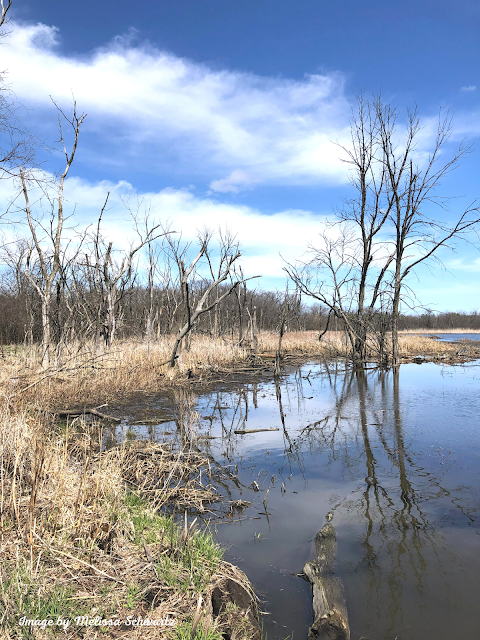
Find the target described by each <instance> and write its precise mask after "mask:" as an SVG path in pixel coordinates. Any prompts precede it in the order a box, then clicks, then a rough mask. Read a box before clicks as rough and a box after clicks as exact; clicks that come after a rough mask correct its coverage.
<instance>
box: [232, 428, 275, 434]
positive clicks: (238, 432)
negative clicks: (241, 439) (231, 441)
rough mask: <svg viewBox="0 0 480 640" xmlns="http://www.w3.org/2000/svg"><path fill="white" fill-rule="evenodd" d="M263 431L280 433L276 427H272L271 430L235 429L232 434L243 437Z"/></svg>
mask: <svg viewBox="0 0 480 640" xmlns="http://www.w3.org/2000/svg"><path fill="white" fill-rule="evenodd" d="M264 431H280V429H279V428H278V427H272V428H271V429H236V430H235V431H234V433H236V434H237V435H240V436H243V435H245V434H246V433H263V432H264Z"/></svg>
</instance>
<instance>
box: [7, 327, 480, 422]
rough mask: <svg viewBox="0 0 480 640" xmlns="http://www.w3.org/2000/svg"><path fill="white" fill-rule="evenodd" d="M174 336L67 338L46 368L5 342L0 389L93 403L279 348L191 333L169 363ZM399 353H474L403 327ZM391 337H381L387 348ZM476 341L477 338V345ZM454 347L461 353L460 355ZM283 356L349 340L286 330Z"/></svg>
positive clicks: (240, 367)
mask: <svg viewBox="0 0 480 640" xmlns="http://www.w3.org/2000/svg"><path fill="white" fill-rule="evenodd" d="M172 340H173V338H172V337H168V336H167V337H163V338H161V339H160V340H159V341H158V342H153V343H152V344H150V345H147V344H146V343H145V342H141V341H140V342H139V341H134V340H128V341H118V342H117V343H115V344H114V345H113V347H112V348H110V349H108V350H104V351H101V352H98V351H96V349H95V347H94V345H93V344H91V345H82V346H81V347H80V346H79V345H73V344H72V345H69V349H68V353H64V354H63V355H62V360H61V361H60V360H59V361H58V362H57V363H56V364H54V365H52V367H51V368H50V369H48V370H42V369H41V368H40V367H39V366H38V354H35V352H34V351H31V350H28V349H18V350H17V353H16V354H15V352H14V350H13V349H9V350H7V349H4V352H3V366H2V367H1V368H0V393H2V394H3V396H4V397H6V398H8V399H9V400H10V401H11V402H14V403H16V402H20V404H22V403H24V402H25V401H29V402H35V403H36V404H38V405H40V406H41V407H43V408H45V409H51V410H59V409H68V408H71V407H82V406H95V405H99V404H105V403H106V404H108V403H110V402H112V401H114V400H115V401H118V400H119V399H121V398H123V397H125V396H127V395H131V394H134V393H155V392H157V391H159V390H161V389H168V388H175V387H178V386H182V385H184V384H185V383H186V382H187V381H194V382H200V383H202V382H208V381H212V380H222V379H224V378H225V376H226V375H230V374H231V373H232V372H234V371H240V372H242V371H246V370H248V371H250V372H251V371H254V370H255V367H257V368H260V367H262V366H264V365H265V364H266V365H268V364H269V363H271V358H272V357H273V356H274V354H275V352H276V350H277V348H278V335H277V334H275V333H261V334H260V335H259V336H258V350H257V353H256V354H254V353H253V350H252V348H251V347H250V345H249V344H248V343H244V344H243V345H242V346H239V345H238V344H236V343H235V341H234V340H232V339H230V340H227V339H225V338H212V337H209V336H202V335H195V336H193V339H192V344H191V348H190V350H188V351H186V350H184V351H183V352H182V353H181V354H180V356H179V358H178V360H177V363H176V365H175V367H173V368H172V367H170V366H169V364H168V360H169V355H170V349H171V345H172ZM399 342H400V354H401V357H402V358H403V359H404V361H408V360H409V359H411V358H414V357H417V356H419V355H424V356H429V357H432V358H442V357H443V358H444V359H447V360H453V359H455V358H456V357H457V356H459V355H466V356H467V357H472V358H473V357H476V356H477V355H478V354H479V353H480V351H479V350H477V347H476V345H475V344H465V345H462V346H461V349H459V345H458V344H454V343H445V342H441V341H437V340H433V339H429V338H425V337H423V336H421V335H419V333H416V334H411V333H401V334H400V340H399ZM368 345H369V358H370V359H371V360H376V359H378V357H379V351H378V347H377V344H376V338H375V336H370V337H369V341H368ZM388 348H389V337H388V336H387V339H386V350H387V351H388ZM479 348H480V345H479ZM459 351H462V352H465V353H464V354H459ZM282 353H283V355H284V356H287V357H288V356H295V357H297V356H298V357H300V358H308V357H312V358H320V359H324V358H337V357H349V355H350V345H349V344H348V342H347V341H346V338H345V334H344V333H343V332H334V331H329V332H327V334H326V335H324V336H323V337H322V339H321V340H320V341H319V340H318V333H317V332H315V331H298V332H289V333H286V334H285V335H284V337H283V342H282Z"/></svg>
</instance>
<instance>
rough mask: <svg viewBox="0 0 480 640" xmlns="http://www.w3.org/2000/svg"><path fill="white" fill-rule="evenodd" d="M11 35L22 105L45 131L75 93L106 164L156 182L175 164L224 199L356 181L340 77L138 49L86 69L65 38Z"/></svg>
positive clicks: (44, 30)
mask: <svg viewBox="0 0 480 640" xmlns="http://www.w3.org/2000/svg"><path fill="white" fill-rule="evenodd" d="M12 27H13V29H12V33H11V35H10V36H9V42H8V47H4V48H3V49H2V68H7V69H8V70H9V77H10V80H11V82H12V85H13V87H14V89H15V92H16V94H17V96H18V97H19V98H20V100H21V101H22V102H23V103H24V104H25V105H27V106H29V107H33V108H34V109H35V113H34V114H33V115H32V117H35V114H36V116H37V117H38V118H39V119H40V118H41V119H42V120H44V119H45V118H44V114H43V109H45V108H50V98H49V96H50V95H51V96H53V97H54V98H55V99H57V100H58V101H60V102H61V103H62V104H68V103H69V102H71V99H72V92H73V94H74V95H75V98H76V100H77V102H78V104H79V107H80V108H81V109H84V110H85V111H87V112H88V114H89V116H88V119H87V124H86V129H88V130H89V131H90V132H93V133H95V141H96V142H97V146H98V147H101V151H100V149H99V148H97V149H95V148H94V141H93V140H91V141H89V143H88V144H89V145H90V147H89V151H88V153H89V154H90V156H93V155H96V159H97V161H99V160H100V159H102V160H103V161H105V159H106V158H107V157H110V160H111V161H112V162H120V163H122V162H123V163H124V164H125V165H127V164H129V163H130V162H131V160H132V157H134V158H135V162H136V169H137V170H145V169H150V170H151V171H154V172H155V171H156V172H157V173H158V170H159V168H164V167H165V166H166V165H167V164H169V165H170V168H171V167H172V166H173V170H174V171H177V172H183V173H189V174H197V175H201V176H206V177H207V180H208V182H209V183H210V182H211V183H212V184H211V188H212V190H217V191H223V192H227V191H231V192H235V191H238V190H240V189H241V188H244V187H245V186H248V185H252V184H255V183H270V184H278V183H282V184H285V183H287V184H305V183H312V182H320V183H321V182H328V183H330V184H331V183H333V184H338V183H343V182H345V180H346V167H345V165H343V164H342V163H341V161H340V160H339V157H338V156H339V150H338V148H337V147H336V146H335V145H334V144H333V142H332V141H335V140H340V141H345V136H346V135H347V134H348V115H349V105H348V101H347V99H346V97H345V95H344V78H343V76H342V75H341V74H339V73H330V74H325V75H308V76H305V78H304V79H303V80H298V81H297V80H291V79H283V78H268V77H260V76H256V75H253V74H247V73H241V72H236V71H229V70H216V69H211V68H209V67H207V66H205V65H201V64H197V63H195V62H192V61H189V60H186V59H182V58H179V57H176V56H175V55H173V54H171V53H167V52H165V51H160V50H158V49H156V48H155V47H153V46H150V45H148V44H143V45H140V46H134V45H133V44H132V40H131V38H117V39H115V40H114V41H113V42H112V43H111V44H110V45H109V46H106V47H104V48H102V49H99V50H97V51H95V52H93V53H92V54H91V55H89V56H82V57H77V58H76V57H72V56H66V55H63V54H62V53H61V52H60V49H59V47H58V39H59V33H58V31H57V30H56V29H55V28H54V27H48V26H46V25H42V24H37V25H21V24H13V25H12ZM98 136H100V139H99V138H98ZM92 138H93V136H92ZM100 140H101V142H100ZM84 144H85V142H84ZM120 151H121V153H119V152H120ZM225 176H228V177H225ZM212 181H213V182H212Z"/></svg>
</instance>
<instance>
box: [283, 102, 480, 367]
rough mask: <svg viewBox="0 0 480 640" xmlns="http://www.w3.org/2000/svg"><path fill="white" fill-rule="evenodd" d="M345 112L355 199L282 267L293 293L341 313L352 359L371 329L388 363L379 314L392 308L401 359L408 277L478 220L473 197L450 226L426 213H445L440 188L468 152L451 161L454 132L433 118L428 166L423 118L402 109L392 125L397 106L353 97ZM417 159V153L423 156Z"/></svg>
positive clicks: (395, 353)
mask: <svg viewBox="0 0 480 640" xmlns="http://www.w3.org/2000/svg"><path fill="white" fill-rule="evenodd" d="M357 107H358V108H357V110H356V112H352V119H351V144H350V146H349V147H341V148H342V150H343V151H344V153H345V158H344V161H345V162H346V163H348V164H349V166H350V168H351V174H350V178H351V179H350V184H351V186H352V187H353V189H354V191H355V195H354V196H353V197H352V198H350V199H347V200H345V201H344V203H343V207H342V208H341V209H340V210H339V211H337V212H336V213H337V220H336V222H335V223H333V224H332V225H331V226H330V227H329V228H328V229H327V231H326V232H324V233H323V234H320V241H321V246H320V248H314V247H310V256H311V257H310V258H309V259H307V260H304V261H303V262H300V263H298V264H297V265H287V267H286V270H287V272H288V273H289V275H290V277H291V278H292V280H293V281H294V282H295V284H296V285H297V287H299V289H300V290H301V291H302V292H303V293H305V294H307V295H310V296H312V297H314V298H315V299H317V300H318V301H319V302H321V303H322V304H323V305H325V306H326V307H327V308H328V309H329V317H330V316H331V315H333V316H334V317H335V318H339V319H341V321H342V323H343V325H344V327H345V331H346V333H347V336H348V339H349V342H350V343H351V347H352V353H353V358H354V360H355V361H359V362H363V361H364V360H365V358H366V355H367V354H366V346H367V336H368V334H369V332H372V331H373V330H374V328H375V327H377V328H378V330H380V331H381V333H382V332H383V333H382V335H381V336H379V340H377V342H378V345H379V350H380V351H381V352H382V360H384V359H385V355H386V354H385V346H386V344H385V335H384V331H385V313H386V312H387V310H388V312H389V313H390V317H391V334H392V354H391V357H392V363H393V364H394V365H397V364H398V363H399V347H398V318H399V315H400V308H401V303H402V300H405V293H406V291H407V290H408V287H407V278H408V276H409V275H410V274H412V273H413V272H414V271H415V269H416V268H417V267H418V266H419V265H420V264H422V263H423V262H425V261H426V260H429V259H431V258H434V259H436V260H437V261H439V259H438V250H439V249H440V248H441V247H446V246H451V241H453V240H455V239H459V238H463V239H466V237H467V236H466V234H467V232H468V231H471V230H472V229H475V228H476V227H477V225H478V223H479V222H480V218H479V217H478V213H479V207H478V206H477V203H476V202H473V203H472V204H470V205H469V206H468V207H466V208H465V209H464V210H463V211H461V212H460V213H459V214H456V219H457V222H456V223H454V224H453V225H448V224H444V223H442V222H440V221H439V220H437V219H435V218H433V217H430V215H428V214H427V211H428V208H429V207H430V208H431V207H432V206H433V205H437V206H439V207H440V208H441V209H442V210H443V212H447V211H448V206H447V205H448V202H449V199H448V198H446V197H444V196H440V195H438V193H437V189H438V187H439V186H440V184H441V181H442V179H443V178H445V177H446V176H447V175H448V174H449V173H450V172H451V171H453V170H454V169H455V168H456V167H457V166H458V163H459V161H460V159H461V158H462V157H463V156H464V155H465V154H467V153H468V152H469V151H470V148H469V147H467V146H465V144H463V143H462V144H460V146H459V147H458V149H457V150H456V152H454V153H453V155H452V156H451V157H450V159H447V160H444V159H443V157H444V156H443V153H444V151H446V149H445V147H446V145H447V143H448V142H449V140H450V138H451V132H452V125H451V119H450V117H449V116H448V115H447V117H445V118H442V117H439V121H438V127H437V133H436V137H435V139H434V141H433V145H432V151H431V152H430V154H429V156H428V159H427V161H426V162H421V159H419V156H418V154H417V143H418V140H419V134H420V132H421V129H422V127H421V123H420V118H419V116H418V113H417V111H416V110H415V111H414V112H407V122H406V126H405V127H403V128H402V127H399V126H397V118H398V114H397V110H396V109H395V108H393V107H392V106H390V105H389V104H386V103H384V102H383V101H382V99H381V97H380V96H378V97H375V98H374V99H373V101H371V102H367V101H365V100H364V98H363V96H361V97H360V98H359V99H358V105H357ZM422 157H424V155H423V156H421V157H420V158H422Z"/></svg>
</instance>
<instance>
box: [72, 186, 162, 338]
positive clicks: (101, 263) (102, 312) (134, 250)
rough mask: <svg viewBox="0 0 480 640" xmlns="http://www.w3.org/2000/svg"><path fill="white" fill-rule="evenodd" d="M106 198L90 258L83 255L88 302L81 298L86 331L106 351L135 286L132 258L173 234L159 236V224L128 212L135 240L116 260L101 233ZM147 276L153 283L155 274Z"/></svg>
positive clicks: (109, 243)
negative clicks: (91, 331)
mask: <svg viewBox="0 0 480 640" xmlns="http://www.w3.org/2000/svg"><path fill="white" fill-rule="evenodd" d="M109 195H110V194H109V193H108V194H107V197H106V199H105V203H104V205H103V207H102V210H101V212H100V215H99V217H98V221H97V226H96V230H95V232H94V234H93V235H92V237H91V244H92V255H91V256H89V255H88V254H86V255H85V262H84V263H83V265H82V266H83V267H84V269H85V281H86V283H88V292H89V294H90V295H89V297H88V300H87V299H86V298H85V297H84V304H83V307H84V310H85V311H86V313H87V314H88V315H89V318H90V321H89V327H94V333H95V343H96V344H97V345H98V343H99V341H100V338H101V337H103V338H104V340H105V345H106V346H107V347H109V346H110V345H111V344H112V343H113V342H114V341H115V338H116V334H117V326H118V320H119V314H120V312H121V302H122V300H123V298H124V297H125V295H126V293H127V292H128V290H129V288H131V287H132V286H133V284H134V282H135V278H136V272H135V269H134V264H133V262H134V259H135V257H136V256H137V255H138V253H139V252H140V251H141V250H142V249H143V248H144V247H145V246H146V245H147V246H149V247H150V249H151V250H152V251H153V250H154V249H153V247H152V245H153V243H154V242H155V241H156V240H157V239H158V238H160V237H162V236H165V235H166V234H167V233H173V232H163V231H162V233H158V230H159V228H160V225H159V224H151V223H150V221H149V217H148V215H146V216H145V217H144V218H143V219H142V220H140V218H139V216H138V211H137V212H133V211H132V210H131V209H129V211H130V214H131V216H132V220H133V226H134V228H135V230H136V232H137V236H138V239H137V241H136V242H133V243H132V244H131V246H130V248H129V249H128V250H127V251H124V252H123V253H122V254H121V257H120V259H119V260H117V259H116V258H115V253H116V252H115V251H114V247H113V242H107V241H106V240H105V239H104V237H103V236H102V233H101V223H102V218H103V215H104V213H105V209H106V206H107V203H108V198H109ZM150 275H151V277H152V279H153V276H154V274H150ZM152 281H153V280H152ZM80 284H81V283H80V282H79V283H78V284H77V291H78V292H80V289H81V287H80ZM152 287H153V284H152Z"/></svg>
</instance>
